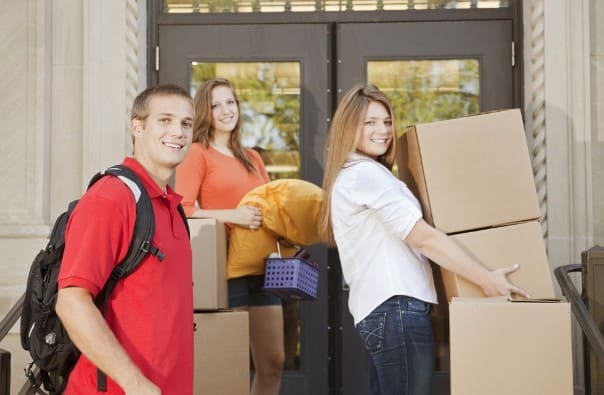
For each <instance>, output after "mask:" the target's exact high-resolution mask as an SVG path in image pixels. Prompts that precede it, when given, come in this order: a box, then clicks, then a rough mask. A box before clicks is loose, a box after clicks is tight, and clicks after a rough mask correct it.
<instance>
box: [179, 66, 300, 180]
mask: <svg viewBox="0 0 604 395" xmlns="http://www.w3.org/2000/svg"><path fill="white" fill-rule="evenodd" d="M214 77H221V78H227V79H229V80H230V81H231V82H232V83H233V84H234V86H235V88H236V89H237V95H238V96H239V99H240V101H241V121H242V142H243V145H244V146H246V147H249V148H254V149H255V150H257V151H258V152H259V153H260V155H261V156H262V159H263V160H264V164H265V165H266V170H267V171H268V173H269V176H270V177H271V179H272V180H275V179H278V178H299V177H300V151H299V147H300V64H299V63H298V62H239V63H203V62H193V63H192V64H191V86H190V90H191V94H192V95H195V92H196V89H197V87H198V86H199V85H200V84H201V83H202V82H203V81H206V80H208V79H211V78H214Z"/></svg>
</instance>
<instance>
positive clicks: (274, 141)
mask: <svg viewBox="0 0 604 395" xmlns="http://www.w3.org/2000/svg"><path fill="white" fill-rule="evenodd" d="M328 37H329V31H328V25H322V24H315V25H304V24H297V25H228V26H227V25H212V26H201V25H166V26H164V25H160V26H159V47H160V52H159V53H160V56H159V77H158V80H159V83H176V84H179V85H181V86H186V87H189V90H190V92H191V94H192V95H194V94H195V92H196V90H197V87H198V86H199V84H200V83H202V82H203V81H204V80H207V79H209V78H213V77H223V78H227V79H229V80H231V81H232V82H233V84H234V86H235V88H236V89H237V93H238V96H239V98H240V99H241V116H242V119H243V131H242V134H243V143H244V145H245V146H247V147H250V148H254V149H256V150H257V151H258V152H259V153H260V154H261V156H262V158H263V160H264V163H265V164H266V167H267V170H268V172H269V175H270V177H271V179H278V178H301V179H305V180H307V181H310V182H313V183H315V184H316V185H321V182H322V175H323V170H322V165H321V163H322V161H323V147H324V142H325V137H326V133H327V118H328V117H329V109H330V108H329V104H330V101H329V99H330V95H329V93H328V90H327V88H326V87H328V86H329V80H328V76H329V68H328V62H327V59H329V58H330V53H329V46H328V44H329V42H330V41H329V40H328ZM309 251H310V253H311V256H312V258H313V260H314V261H316V262H317V263H318V264H319V266H320V267H321V268H322V273H321V275H320V283H319V300H317V301H312V302H293V303H286V304H284V328H285V351H286V366H285V373H284V377H283V382H282V390H281V393H283V394H327V393H328V387H329V385H328V355H327V353H328V345H327V341H328V336H327V331H328V329H327V327H328V324H327V299H328V298H327V269H326V268H327V251H326V249H325V248H324V247H322V246H313V247H311V248H310V249H309Z"/></svg>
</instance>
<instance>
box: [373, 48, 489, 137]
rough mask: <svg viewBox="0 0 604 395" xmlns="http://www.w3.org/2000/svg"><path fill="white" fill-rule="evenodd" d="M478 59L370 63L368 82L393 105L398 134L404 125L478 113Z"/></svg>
mask: <svg viewBox="0 0 604 395" xmlns="http://www.w3.org/2000/svg"><path fill="white" fill-rule="evenodd" d="M479 66H480V64H479V61H478V60H477V59H450V60H400V61H371V62H368V63H367V80H368V81H369V82H371V83H373V84H375V85H376V86H378V87H379V88H380V89H381V90H383V91H384V92H385V93H386V94H387V95H388V97H389V98H390V100H391V102H392V107H393V109H394V112H395V118H396V125H397V129H398V130H397V132H398V134H399V135H400V134H401V133H402V131H403V130H404V127H405V125H409V124H414V123H425V122H434V121H440V120H444V119H451V118H458V117H462V116H465V115H469V114H475V113H477V112H479V111H480V108H479V104H480V101H479V98H480V92H479V87H480V76H479Z"/></svg>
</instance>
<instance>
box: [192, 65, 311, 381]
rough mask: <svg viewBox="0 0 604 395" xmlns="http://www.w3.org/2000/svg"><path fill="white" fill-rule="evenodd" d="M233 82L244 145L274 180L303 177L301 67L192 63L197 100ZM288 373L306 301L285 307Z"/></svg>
mask: <svg viewBox="0 0 604 395" xmlns="http://www.w3.org/2000/svg"><path fill="white" fill-rule="evenodd" d="M214 77H221V78H226V79H228V80H230V81H231V82H232V83H233V85H234V86H235V89H236V90H237V96H238V97H239V100H240V104H241V114H240V116H241V121H242V140H243V145H244V146H246V147H248V148H254V149H255V150H257V151H258V152H259V153H260V155H261V156H262V160H263V161H264V164H265V166H266V170H267V171H268V174H269V176H270V178H271V179H272V180H275V179H278V178H300V150H299V147H300V81H301V80H300V63H298V62H235V63H214V62H212V63H209V62H205V63H203V62H192V63H191V85H190V92H191V95H195V93H196V92H197V87H198V86H199V85H200V84H201V83H202V82H204V81H206V80H208V79H211V78H214ZM283 319H284V332H285V339H284V340H285V369H286V370H299V369H300V349H301V348H300V325H301V321H300V302H289V303H284V304H283Z"/></svg>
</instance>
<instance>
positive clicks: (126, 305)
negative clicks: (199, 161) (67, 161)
mask: <svg viewBox="0 0 604 395" xmlns="http://www.w3.org/2000/svg"><path fill="white" fill-rule="evenodd" d="M193 117H194V109H193V105H192V101H191V97H190V96H189V94H188V93H187V92H186V91H185V90H183V89H182V88H180V87H177V86H171V85H164V86H157V87H151V88H149V89H147V90H145V91H144V92H142V93H141V94H140V95H139V96H138V97H137V98H136V99H135V101H134V104H133V108H132V114H131V132H132V136H133V141H134V156H133V157H128V158H126V159H125V160H124V162H123V164H124V165H126V166H127V167H129V168H130V169H131V170H133V171H134V172H135V173H136V175H137V176H138V177H139V178H140V180H141V181H142V183H143V185H144V186H145V188H146V190H147V192H148V194H149V197H150V198H151V201H152V204H153V211H154V213H155V235H154V238H153V245H155V246H157V247H159V248H160V249H161V251H162V252H163V253H164V254H165V258H164V259H163V261H161V262H160V261H159V260H158V259H157V258H156V257H155V256H152V255H151V254H149V256H148V257H146V258H145V260H144V261H143V262H142V263H141V265H140V266H139V267H138V268H137V269H136V270H135V271H134V272H133V273H132V274H130V275H129V276H128V277H126V278H125V279H123V280H120V281H119V282H118V283H117V286H116V287H115V290H114V291H113V293H112V294H111V296H110V298H109V301H108V306H107V314H106V315H105V316H103V315H102V313H101V311H100V310H99V309H98V308H97V307H96V306H95V304H94V298H95V296H96V295H97V294H98V293H99V292H100V291H101V289H102V288H103V285H104V284H105V282H106V281H107V279H108V278H109V276H110V274H111V270H112V269H113V268H114V267H115V266H116V265H117V264H118V263H119V262H120V261H121V260H122V259H123V258H124V257H125V255H126V253H127V250H128V247H129V246H130V240H131V238H132V234H133V230H134V221H135V219H136V203H135V200H134V197H133V194H132V192H131V190H130V189H129V188H128V187H127V186H126V185H125V184H124V183H123V182H122V181H121V180H119V179H117V178H115V177H103V178H102V179H101V180H99V181H98V182H97V183H96V184H94V185H93V187H92V188H90V190H89V191H88V192H86V194H84V196H83V197H82V198H81V199H80V201H79V203H78V205H77V207H76V208H75V210H74V212H73V214H72V215H71V217H70V219H69V223H68V225H67V229H66V237H65V238H66V244H65V245H66V247H65V253H64V257H63V261H62V264H61V273H60V275H59V294H58V299H57V305H56V311H57V314H58V315H59V317H60V318H61V321H62V322H63V324H64V325H65V327H66V329H67V332H68V333H69V336H70V337H71V339H72V340H73V342H74V343H75V345H76V346H77V347H78V348H79V349H80V351H81V352H82V355H81V356H80V358H79V360H78V362H77V364H76V366H75V367H74V369H73V371H72V372H71V374H70V375H69V379H68V384H67V388H66V391H65V394H67V395H70V394H82V395H84V394H85V395H90V394H97V393H99V392H98V391H97V368H98V369H100V370H101V371H102V372H104V373H105V374H106V375H107V392H105V393H104V394H128V395H131V394H137V395H138V394H141V395H142V394H145V395H147V394H163V395H168V394H172V395H187V394H192V393H193V291H192V274H191V268H192V263H191V248H190V243H189V237H188V234H187V230H186V227H185V224H184V222H183V220H182V218H181V216H180V215H179V213H178V209H177V207H178V204H179V203H180V200H181V196H179V195H177V194H176V193H175V192H174V191H173V190H172V189H171V188H170V186H169V185H168V180H169V178H170V177H171V175H172V173H173V171H174V168H175V167H176V165H178V164H179V163H180V162H181V161H182V160H183V159H184V157H185V155H186V153H187V150H188V148H189V146H190V144H191V139H192V131H193Z"/></svg>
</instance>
